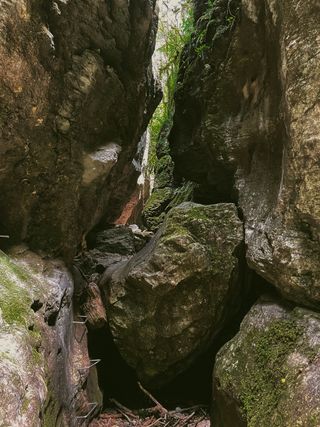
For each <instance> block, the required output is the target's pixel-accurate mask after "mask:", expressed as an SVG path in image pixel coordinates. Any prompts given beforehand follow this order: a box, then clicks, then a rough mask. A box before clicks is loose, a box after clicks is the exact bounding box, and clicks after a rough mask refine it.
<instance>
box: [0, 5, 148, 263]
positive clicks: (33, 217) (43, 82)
mask: <svg viewBox="0 0 320 427" xmlns="http://www.w3.org/2000/svg"><path fill="white" fill-rule="evenodd" d="M154 9H155V1H154V0H151V1H149V0H137V1H134V2H131V3H130V4H129V2H127V1H125V0H121V1H117V2H104V1H102V0H93V1H90V2H87V1H85V0H76V1H70V2H69V1H62V0H57V1H51V0H50V1H48V2H46V4H44V3H43V2H38V3H37V4H35V3H34V2H32V1H30V0H18V1H13V0H4V1H2V2H1V11H0V59H1V64H2V66H1V71H0V104H1V105H0V152H1V155H0V187H1V192H0V193H1V194H0V211H1V214H0V227H1V229H2V231H1V232H2V233H3V232H6V233H8V234H10V237H11V240H12V241H15V240H16V241H21V239H22V240H25V241H28V242H29V244H30V245H31V246H32V247H36V248H39V247H40V248H42V249H45V250H46V251H50V252H51V253H56V254H62V255H63V256H64V257H65V258H66V259H68V260H70V259H71V257H72V256H73V255H74V252H75V249H76V247H77V245H78V244H79V243H80V242H81V240H82V236H83V234H85V233H86V232H87V231H88V230H89V229H90V228H92V227H93V226H94V225H95V224H96V223H97V221H99V219H100V218H101V217H102V216H103V215H104V214H105V213H106V207H107V206H109V209H108V215H109V217H112V216H116V215H117V214H118V210H119V209H120V208H121V206H122V204H123V203H124V200H125V198H126V196H127V193H128V192H130V191H131V190H132V189H131V187H132V185H133V186H134V183H135V177H137V175H138V173H137V172H136V171H135V168H134V166H133V165H132V163H131V162H132V159H133V157H134V155H135V152H136V148H137V145H138V142H139V140H140V138H141V135H142V134H143V131H144V128H145V126H146V123H147V119H148V117H149V116H150V114H151V112H152V110H153V107H154V105H153V104H154V102H155V99H154V87H153V79H152V73H151V68H150V67H149V65H150V58H151V54H152V51H153V45H154V38H155V31H156V18H155V13H154Z"/></svg>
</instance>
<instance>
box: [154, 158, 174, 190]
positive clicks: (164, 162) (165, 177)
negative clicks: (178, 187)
mask: <svg viewBox="0 0 320 427" xmlns="http://www.w3.org/2000/svg"><path fill="white" fill-rule="evenodd" d="M173 169H174V163H173V160H172V157H171V156H170V154H167V155H165V156H163V157H161V158H160V159H159V160H158V161H157V162H156V167H155V183H154V184H155V188H156V189H159V188H164V187H170V186H172V185H173Z"/></svg>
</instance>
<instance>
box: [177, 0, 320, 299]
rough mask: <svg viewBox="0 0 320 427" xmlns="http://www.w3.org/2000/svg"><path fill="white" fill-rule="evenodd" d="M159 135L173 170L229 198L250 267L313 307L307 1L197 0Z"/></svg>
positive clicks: (317, 291) (318, 283)
mask: <svg viewBox="0 0 320 427" xmlns="http://www.w3.org/2000/svg"><path fill="white" fill-rule="evenodd" d="M195 3H196V5H197V14H196V16H197V17H199V15H201V18H200V19H199V21H198V23H197V29H196V32H195V34H194V37H193V40H192V42H191V44H190V45H189V46H188V48H187V49H186V50H185V53H184V55H183V59H182V66H181V71H180V77H179V79H180V82H179V84H178V90H177V93H176V110H175V111H176V113H175V117H174V124H173V130H172V133H171V136H170V142H171V148H172V153H173V159H174V161H175V165H176V170H175V174H176V176H181V177H185V178H187V179H190V180H193V181H195V182H197V183H198V184H199V185H200V186H201V188H202V192H203V193H205V194H206V197H207V202H211V203H212V202H217V201H238V203H239V207H240V209H241V211H242V212H243V216H244V224H245V239H246V247H247V249H248V250H247V259H248V263H249V265H250V267H252V268H253V269H254V270H256V271H257V272H258V273H259V274H260V275H262V276H263V277H264V278H265V279H266V280H268V281H269V282H271V283H272V284H274V285H275V286H276V287H277V288H278V289H279V291H280V292H281V293H282V294H283V295H284V296H285V297H286V298H288V299H291V300H292V301H294V302H296V303H298V304H301V305H308V306H310V307H319V303H320V249H319V248H320V245H319V230H320V199H319V191H318V183H319V180H320V167H319V161H318V159H319V134H320V122H319V120H318V117H319V102H318V100H319V90H320V80H319V76H318V72H317V70H318V69H319V66H320V57H319V55H318V53H317V52H318V46H319V20H320V7H319V2H318V1H317V0H306V1H305V2H303V3H302V2H300V1H299V0H292V1H290V2H283V1H281V0H261V1H257V0H243V1H242V2H240V1H238V0H234V1H232V2H230V1H229V0H216V1H214V2H208V3H207V7H206V6H205V4H204V2H202V1H200V0H197V1H196V2H195Z"/></svg>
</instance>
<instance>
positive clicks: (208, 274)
mask: <svg viewBox="0 0 320 427" xmlns="http://www.w3.org/2000/svg"><path fill="white" fill-rule="evenodd" d="M242 238H243V230H242V223H241V221H240V220H239V218H238V216H237V209H236V207H235V206H234V205H232V204H218V205H211V206H202V205H198V204H195V203H190V202H189V203H183V204H181V205H179V206H178V207H175V208H173V209H172V210H171V211H170V212H169V213H168V215H167V217H166V219H165V222H164V224H163V226H162V227H161V229H160V230H159V231H158V232H157V234H156V235H155V237H154V238H153V239H151V241H150V242H149V243H148V244H147V246H145V247H144V248H143V249H142V250H141V251H140V252H139V253H138V254H136V255H135V256H134V257H133V258H132V259H131V260H130V261H128V262H127V263H124V264H122V265H121V266H120V267H119V265H118V266H116V267H110V268H109V270H107V271H106V273H105V275H104V277H103V280H102V283H101V287H102V289H104V290H105V292H106V298H107V313H108V318H109V323H110V327H111V330H112V333H113V336H114V338H115V342H116V344H117V346H118V348H119V350H120V352H121V354H122V356H123V357H124V359H125V360H126V361H127V362H128V364H129V365H130V366H132V367H133V368H134V369H135V370H136V371H137V374H138V376H139V378H140V379H142V380H143V381H145V382H148V383H150V384H151V385H159V384H161V383H165V382H167V381H169V380H170V379H172V378H173V377H174V376H176V375H178V374H179V373H180V372H181V371H183V370H185V369H186V368H187V367H188V366H189V365H190V363H191V362H192V361H193V360H194V359H195V358H196V357H197V356H198V355H199V354H200V353H201V352H202V351H204V350H205V349H206V348H207V346H208V345H210V343H211V342H212V340H213V338H214V336H215V335H216V334H217V333H218V332H219V331H220V330H221V328H222V326H223V325H224V324H225V321H226V317H227V316H228V317H230V316H231V315H232V314H233V313H234V311H235V306H234V305H233V301H234V298H238V297H239V292H240V290H241V279H240V277H239V261H238V255H239V249H240V246H241V242H242ZM227 308H228V310H226V309H227Z"/></svg>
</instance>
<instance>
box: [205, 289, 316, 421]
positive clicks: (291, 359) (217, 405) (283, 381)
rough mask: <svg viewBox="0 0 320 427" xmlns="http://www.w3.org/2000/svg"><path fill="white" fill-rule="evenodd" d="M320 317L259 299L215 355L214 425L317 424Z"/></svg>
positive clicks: (268, 299)
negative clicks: (234, 333) (234, 335)
mask: <svg viewBox="0 0 320 427" xmlns="http://www.w3.org/2000/svg"><path fill="white" fill-rule="evenodd" d="M319 356H320V315H319V314H316V313H313V312H311V311H308V310H305V309H302V308H292V307H288V306H286V305H284V304H283V303H282V302H280V301H276V300H273V299H270V298H266V297H265V298H262V299H261V300H260V301H259V302H258V303H257V304H256V305H255V306H254V307H253V308H252V309H251V311H250V312H249V314H248V315H247V316H246V317H245V319H244V321H243V322H242V325H241V328H240V332H239V333H238V334H237V335H236V337H235V338H233V339H232V340H231V341H230V342H228V343H227V344H226V345H225V346H224V347H223V348H222V349H221V350H220V352H219V353H218V355H217V359H216V366H215V370H214V412H213V422H214V425H221V426H224V427H233V426H248V427H269V426H274V427H298V426H302V427H311V426H319V425H320V390H319V381H320V358H319Z"/></svg>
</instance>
